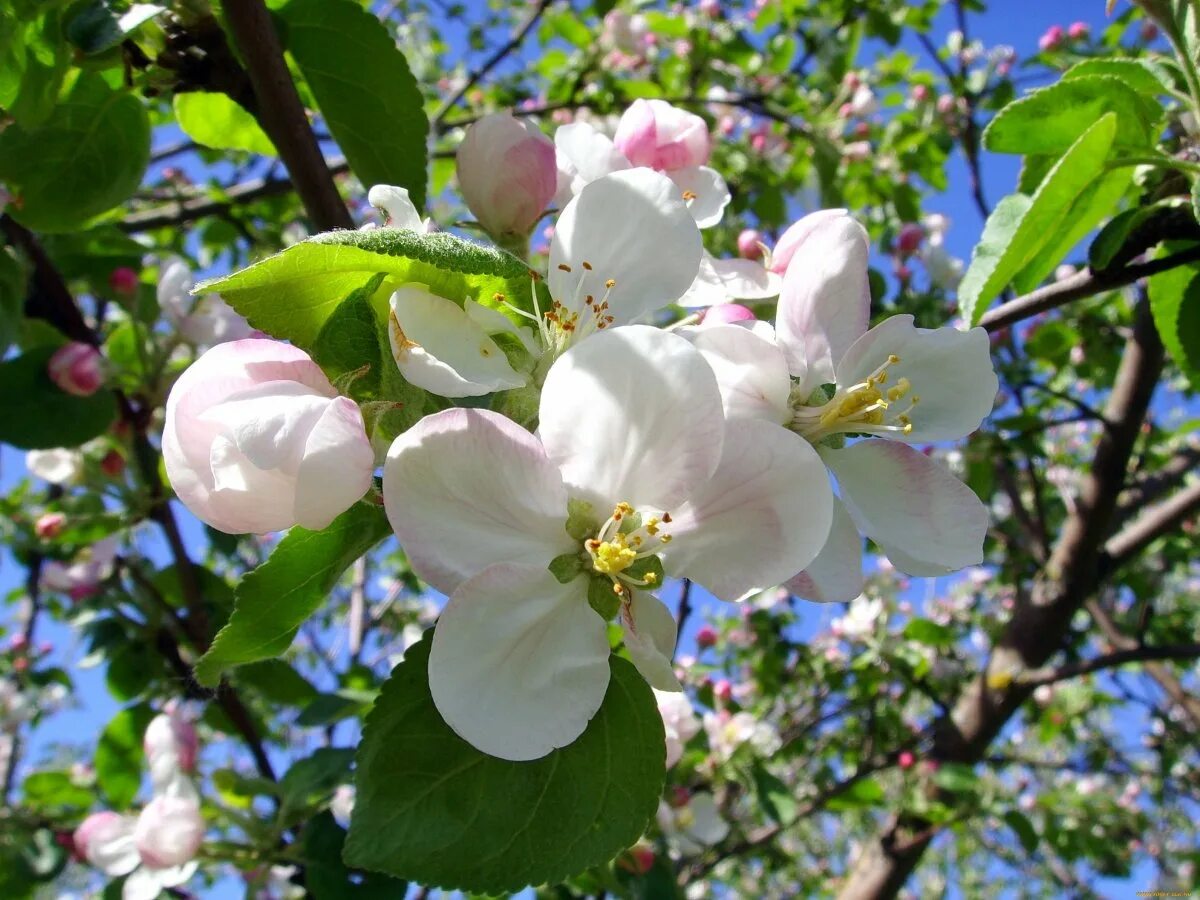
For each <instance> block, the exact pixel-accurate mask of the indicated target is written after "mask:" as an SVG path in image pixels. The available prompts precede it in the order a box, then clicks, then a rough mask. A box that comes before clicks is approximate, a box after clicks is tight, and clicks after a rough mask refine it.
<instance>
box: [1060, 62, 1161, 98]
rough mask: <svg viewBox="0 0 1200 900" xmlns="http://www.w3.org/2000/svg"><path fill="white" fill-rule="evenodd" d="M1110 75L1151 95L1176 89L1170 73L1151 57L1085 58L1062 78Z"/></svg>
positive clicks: (1159, 94) (1066, 79)
mask: <svg viewBox="0 0 1200 900" xmlns="http://www.w3.org/2000/svg"><path fill="white" fill-rule="evenodd" d="M1089 75H1110V76H1112V77H1113V78H1117V79H1119V80H1120V82H1121V83H1122V84H1124V85H1125V86H1126V87H1131V88H1133V89H1134V90H1135V91H1138V92H1139V93H1142V94H1146V95H1147V96H1150V97H1159V96H1161V95H1162V94H1165V93H1167V92H1168V91H1171V90H1172V89H1174V87H1175V85H1174V83H1173V82H1172V80H1171V75H1170V73H1169V72H1168V71H1167V70H1166V69H1164V68H1163V67H1162V66H1160V65H1158V63H1156V62H1154V61H1153V60H1150V59H1085V60H1084V61H1083V62H1081V63H1076V64H1075V65H1073V66H1071V68H1069V69H1068V70H1067V71H1066V72H1064V73H1063V77H1062V80H1063V81H1070V80H1072V79H1076V78H1086V77H1087V76H1089Z"/></svg>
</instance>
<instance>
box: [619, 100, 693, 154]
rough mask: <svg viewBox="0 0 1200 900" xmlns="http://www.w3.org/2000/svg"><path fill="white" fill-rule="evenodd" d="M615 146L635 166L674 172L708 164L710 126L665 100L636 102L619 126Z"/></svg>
mask: <svg viewBox="0 0 1200 900" xmlns="http://www.w3.org/2000/svg"><path fill="white" fill-rule="evenodd" d="M613 143H614V144H615V145H616V148H617V149H618V150H620V151H621V152H622V153H624V154H625V156H626V157H627V158H628V159H629V161H630V162H631V163H633V164H634V165H635V166H648V167H650V168H652V169H658V170H660V171H667V172H670V171H674V170H675V169H684V168H689V167H691V166H702V165H704V164H705V163H707V162H708V157H709V154H710V153H711V152H712V143H711V139H710V138H709V134H708V125H707V124H706V123H705V121H704V120H703V119H702V118H700V117H699V116H697V115H695V114H694V113H690V112H687V111H686V110H682V109H678V108H677V107H674V106H672V105H671V104H670V103H667V102H666V101H665V100H642V99H638V100H635V101H633V105H632V106H630V107H629V109H627V110H625V113H624V115H622V116H621V120H620V122H618V123H617V133H616V134H615V135H614V136H613Z"/></svg>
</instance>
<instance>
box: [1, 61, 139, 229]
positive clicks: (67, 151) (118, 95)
mask: <svg viewBox="0 0 1200 900" xmlns="http://www.w3.org/2000/svg"><path fill="white" fill-rule="evenodd" d="M149 159H150V120H149V118H148V117H147V115H146V110H145V107H143V106H142V103H141V101H140V100H139V99H138V98H137V97H136V96H135V95H133V94H131V93H129V92H127V91H116V90H113V89H112V88H110V87H109V86H108V83H107V82H106V81H105V80H104V79H103V78H102V77H101V76H99V75H93V74H91V73H88V72H84V73H81V74H79V76H78V77H77V79H76V81H75V84H74V85H73V86H72V88H71V90H70V92H69V93H68V94H67V95H66V97H65V98H63V100H62V102H61V103H60V104H59V105H58V106H57V107H56V108H55V110H54V112H53V113H52V114H51V115H50V117H49V118H47V119H46V121H45V122H43V123H42V124H41V125H39V126H37V127H26V126H24V125H21V124H20V123H17V124H14V125H10V126H9V127H8V128H6V129H5V130H4V131H3V132H2V133H0V180H3V181H6V182H7V183H8V187H9V190H10V191H11V192H12V193H13V194H14V195H15V196H16V197H17V198H18V200H19V202H18V203H14V204H11V205H10V206H9V208H8V212H9V213H10V214H11V215H12V216H13V217H14V218H15V219H17V220H18V221H20V222H21V223H23V224H24V225H26V226H27V227H29V228H31V229H33V230H35V231H47V232H59V231H72V230H74V229H76V228H78V227H80V226H81V225H83V224H84V223H85V222H87V221H88V220H89V219H91V218H93V217H94V216H97V215H99V214H100V213H102V212H106V211H107V210H109V209H112V208H113V207H114V206H117V205H118V204H120V203H123V202H125V200H127V199H128V198H129V196H130V195H131V194H132V193H133V192H134V190H136V188H137V186H138V184H139V183H140V182H141V180H142V173H143V172H145V170H146V164H147V162H148V161H149Z"/></svg>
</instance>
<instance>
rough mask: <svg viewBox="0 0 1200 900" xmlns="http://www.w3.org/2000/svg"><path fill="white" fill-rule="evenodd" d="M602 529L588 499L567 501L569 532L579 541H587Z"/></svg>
mask: <svg viewBox="0 0 1200 900" xmlns="http://www.w3.org/2000/svg"><path fill="white" fill-rule="evenodd" d="M599 530H600V523H599V522H598V521H597V520H596V514H595V513H594V512H593V511H592V504H590V503H588V502H587V501H586V500H568V501H567V534H569V535H570V536H571V537H573V538H575V540H577V541H585V540H587V539H588V538H590V537H593V536H594V535H595V534H596V532H598V531H599Z"/></svg>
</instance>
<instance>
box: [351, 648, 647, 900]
mask: <svg viewBox="0 0 1200 900" xmlns="http://www.w3.org/2000/svg"><path fill="white" fill-rule="evenodd" d="M429 647H430V639H429V638H428V637H426V638H425V639H424V640H423V641H421V642H420V643H419V644H416V645H414V646H412V647H410V648H409V650H408V651H407V653H406V654H405V658H404V662H402V663H401V664H400V665H399V666H397V667H396V668H395V669H394V670H393V671H392V676H391V678H390V679H389V680H388V681H387V682H386V683H385V684H384V687H383V693H382V694H381V695H380V697H379V700H378V701H377V702H376V704H375V708H374V709H373V710H372V711H371V714H370V716H368V717H367V723H366V729H365V731H364V733H363V740H362V743H361V744H360V745H359V750H358V766H357V772H356V776H355V781H356V783H357V786H358V801H357V804H356V806H355V809H354V816H353V819H352V820H351V823H350V836H349V838H348V839H347V841H346V847H345V851H344V853H343V856H344V858H345V860H346V862H347V863H348V864H349V865H352V866H359V867H361V868H364V869H371V870H374V871H380V872H386V873H387V874H390V875H393V876H395V877H397V878H405V879H409V880H412V881H418V882H420V883H421V884H426V885H430V886H438V887H444V888H457V889H459V890H463V891H473V892H476V893H488V894H507V893H510V892H513V891H516V890H518V889H520V888H521V887H523V886H525V885H528V884H543V883H554V882H557V881H561V880H562V879H564V878H566V877H568V876H571V875H575V874H577V873H579V872H582V871H584V870H585V869H588V868H589V867H591V866H595V865H600V864H602V863H606V862H608V861H609V860H610V859H612V858H613V857H614V856H616V855H617V854H618V853H619V852H620V851H622V850H624V849H625V848H626V847H628V846H630V845H631V844H633V843H634V841H636V840H637V839H638V838H639V837H641V835H642V833H643V832H644V831H645V829H646V826H647V825H648V824H649V822H650V819H651V817H652V816H653V815H654V811H655V809H656V808H657V806H658V800H659V796H660V794H661V791H662V786H663V780H664V778H665V774H666V772H665V762H666V749H665V743H664V736H663V726H662V719H661V718H660V717H659V715H658V711H657V709H656V707H655V704H654V696H653V694H652V693H651V691H650V688H649V687H648V686H647V684H646V682H645V680H644V679H643V678H642V677H641V676H640V675H639V674H638V673H637V671H636V670H635V669H634V668H633V666H632V665H630V664H629V663H627V662H626V661H625V660H623V659H619V658H616V657H614V658H613V660H612V679H611V681H610V682H609V686H608V693H607V694H606V695H605V698H604V703H603V705H601V707H600V711H599V712H597V713H596V716H595V718H593V719H592V721H591V722H590V723H589V724H588V727H587V730H586V731H585V732H584V733H583V735H582V736H581V737H580V738H579V739H578V740H576V741H575V742H574V743H573V744H571V745H570V746H568V747H563V748H562V749H559V750H555V751H554V752H553V753H551V754H550V755H548V756H545V757H543V758H542V759H538V760H533V761H531V762H509V761H507V760H503V759H497V758H496V757H493V756H487V755H485V754H483V753H480V752H479V751H478V750H476V749H475V748H474V747H472V746H471V745H470V744H468V743H467V742H466V741H464V740H463V739H462V738H460V737H458V736H457V735H456V734H455V733H454V732H453V731H451V730H450V727H449V726H448V725H446V723H445V722H444V721H443V720H442V717H441V715H440V714H439V713H438V711H437V708H436V707H435V706H434V705H433V698H432V697H431V696H430V693H429V681H428V668H429V665H428V662H429ZM397 748H403V750H402V751H399V752H398V749H397Z"/></svg>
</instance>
